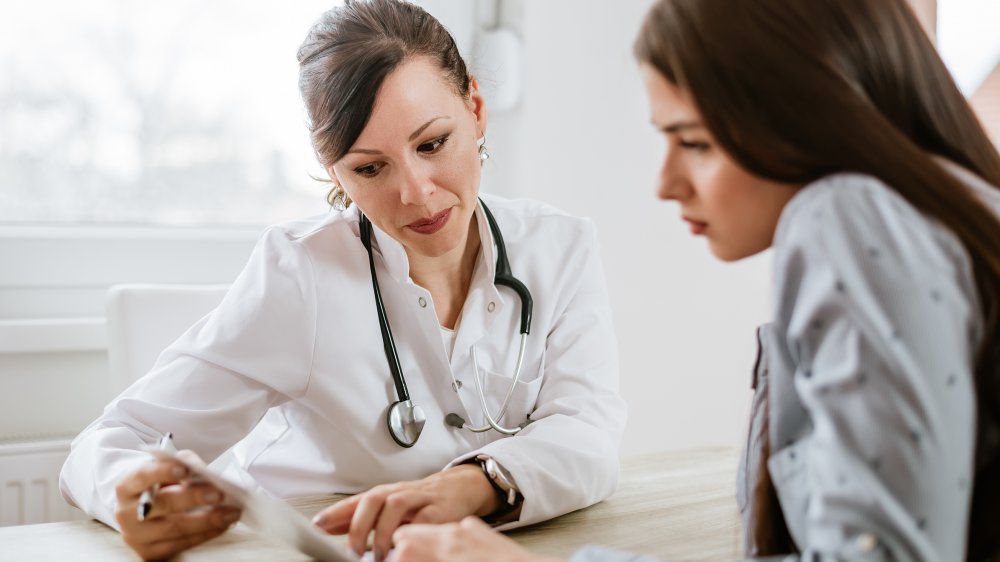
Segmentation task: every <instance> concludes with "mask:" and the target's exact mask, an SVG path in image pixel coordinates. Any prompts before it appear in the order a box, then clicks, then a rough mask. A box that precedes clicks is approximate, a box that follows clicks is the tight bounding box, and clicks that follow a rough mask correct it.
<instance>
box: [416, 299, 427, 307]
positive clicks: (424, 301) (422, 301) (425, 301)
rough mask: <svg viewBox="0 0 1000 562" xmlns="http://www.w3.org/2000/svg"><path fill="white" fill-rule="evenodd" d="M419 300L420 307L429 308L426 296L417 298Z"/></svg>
mask: <svg viewBox="0 0 1000 562" xmlns="http://www.w3.org/2000/svg"><path fill="white" fill-rule="evenodd" d="M417 302H418V303H419V304H420V308H427V299H425V298H424V297H420V298H419V299H417Z"/></svg>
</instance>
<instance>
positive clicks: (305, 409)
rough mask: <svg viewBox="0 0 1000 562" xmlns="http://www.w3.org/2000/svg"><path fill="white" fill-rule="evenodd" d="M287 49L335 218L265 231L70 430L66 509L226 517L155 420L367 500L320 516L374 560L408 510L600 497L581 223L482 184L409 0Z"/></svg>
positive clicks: (327, 27)
mask: <svg viewBox="0 0 1000 562" xmlns="http://www.w3.org/2000/svg"><path fill="white" fill-rule="evenodd" d="M298 59H299V62H300V88H301V93H302V96H303V99H304V101H305V104H306V108H307V111H308V115H309V122H310V130H311V133H312V140H313V143H314V147H315V149H316V153H317V155H318V158H319V159H320V161H321V163H322V164H323V165H324V167H325V168H326V170H327V171H328V172H329V174H330V178H331V180H332V183H333V186H334V187H333V189H332V191H331V196H330V199H331V202H332V203H333V205H334V208H335V209H336V211H335V212H332V213H330V214H327V215H324V216H319V217H313V218H308V219H303V220H299V221H294V222H290V223H287V224H282V225H279V226H275V227H272V228H270V229H268V230H267V231H266V232H265V233H264V234H263V235H262V237H261V239H260V241H259V242H258V244H257V246H256V248H255V249H254V251H253V254H252V255H251V257H250V261H249V263H248V265H247V266H246V268H245V269H244V270H243V272H242V273H241V274H240V276H239V277H238V279H237V280H236V281H235V283H234V284H233V286H232V288H231V289H230V291H229V293H228V294H227V295H226V296H225V298H224V299H223V301H222V303H221V304H220V305H219V307H218V308H217V309H216V310H215V311H213V312H212V313H211V314H209V315H208V316H206V317H205V318H203V319H202V320H201V321H199V322H198V323H197V324H195V325H194V326H193V327H192V328H191V329H190V330H188V331H187V333H185V334H184V335H183V336H181V337H180V339H178V340H177V341H176V342H174V343H173V344H172V345H171V346H170V347H169V348H168V349H167V350H166V351H164V352H163V354H162V355H161V356H160V358H159V359H158V361H157V362H156V365H155V366H154V367H153V369H152V371H151V372H150V373H148V374H147V375H146V376H145V377H143V378H142V379H140V380H139V381H137V382H136V383H135V384H133V385H132V386H131V387H130V388H129V389H127V390H126V391H125V392H123V393H122V394H121V395H120V396H119V397H117V398H116V399H115V400H114V401H113V402H112V403H111V404H110V405H109V406H108V407H107V408H106V409H105V411H104V413H103V415H102V416H101V417H99V418H98V419H97V420H96V421H95V422H93V423H92V424H91V425H90V426H89V427H88V428H87V429H86V430H84V431H83V433H81V434H80V435H79V436H78V437H77V438H76V440H75V441H74V442H73V446H72V451H71V453H70V456H69V458H68V460H67V461H66V464H65V466H64V468H63V471H62V475H61V486H62V490H63V494H64V495H65V497H66V498H67V500H69V501H70V502H71V503H73V504H74V505H76V506H78V507H80V508H81V509H83V510H84V511H86V512H87V513H89V514H91V515H92V516H94V517H96V518H98V519H100V520H102V521H104V522H105V523H107V524H109V525H112V526H113V527H115V528H117V529H119V530H120V531H121V533H122V536H123V539H124V540H125V542H126V543H127V544H128V545H129V546H130V547H132V548H133V549H134V550H135V551H136V552H137V553H138V554H139V555H140V556H142V557H144V558H163V557H167V556H169V555H172V554H174V553H176V552H179V551H182V550H184V549H186V548H189V547H191V546H194V545H196V544H199V543H201V542H204V541H205V540H208V539H210V538H212V537H214V536H216V535H218V534H220V533H222V532H224V531H225V530H226V529H227V528H228V527H229V526H230V525H231V524H232V523H233V522H235V521H236V520H237V519H238V518H239V515H240V513H239V511H237V510H235V509H234V508H231V507H227V506H225V505H223V502H224V501H225V498H223V497H222V494H221V493H220V491H219V490H217V489H214V488H211V487H209V486H207V485H196V484H193V483H191V482H188V481H186V480H185V470H184V468H183V467H182V466H181V465H179V464H176V463H172V462H167V461H156V462H153V461H151V460H150V455H149V454H148V453H147V452H144V451H143V448H144V447H145V446H149V445H152V444H155V443H157V441H158V440H160V439H161V438H162V436H164V435H165V434H166V433H167V432H172V434H173V438H174V441H175V443H176V446H177V447H178V448H180V449H189V450H191V451H193V452H194V453H197V454H198V455H199V456H200V457H202V458H203V459H205V460H206V461H211V460H212V459H215V458H217V457H219V456H220V455H221V454H222V453H223V452H225V451H226V450H227V449H230V448H231V447H232V451H233V456H234V459H235V460H234V462H233V463H231V464H230V467H229V468H228V472H229V475H230V476H231V477H234V478H237V479H239V480H240V481H241V482H242V483H243V484H244V485H246V486H253V487H259V488H261V489H263V490H266V491H267V492H269V493H271V494H274V495H276V496H279V497H289V496H301V495H309V494H323V493H331V492H342V493H358V492H364V493H360V494H358V495H356V496H354V497H352V498H351V499H349V500H346V501H344V502H341V503H339V504H337V505H335V506H333V507H331V508H328V509H326V510H325V511H323V512H321V513H320V515H319V516H318V517H317V520H316V523H317V525H319V526H320V527H321V528H323V529H325V530H327V531H328V532H331V533H348V535H349V544H350V545H351V547H352V548H353V549H354V550H355V551H357V552H359V553H361V552H362V551H364V550H365V548H366V546H367V545H368V541H369V537H370V535H372V534H374V538H373V541H372V544H373V546H372V548H373V550H374V555H375V558H376V559H382V558H383V556H384V553H385V552H387V551H388V549H389V547H390V545H391V536H392V532H393V531H394V530H395V529H396V528H397V527H398V526H400V525H402V524H406V523H409V522H447V521H457V520H460V519H462V518H463V517H465V516H468V515H477V516H481V517H483V518H484V519H485V520H486V521H487V522H490V523H492V524H494V525H498V526H501V525H502V526H503V527H504V528H507V527H513V526H519V525H526V524H529V523H533V522H537V521H541V520H544V519H548V518H551V517H554V516H557V515H560V514H563V513H566V512H569V511H573V510H576V509H579V508H582V507H585V506H587V505H590V504H593V503H595V502H597V501H599V500H601V499H603V498H605V497H607V496H608V495H609V494H610V493H611V492H612V491H613V489H614V488H615V485H616V481H617V477H618V460H617V459H618V444H619V440H620V436H621V432H622V428H623V425H624V421H625V408H624V403H623V401H622V400H621V398H620V396H619V394H618V364H617V352H616V347H615V335H614V332H613V329H612V325H611V318H610V310H609V305H608V297H607V293H606V289H605V285H604V280H603V276H602V268H601V263H600V260H599V255H598V249H597V244H596V240H595V233H594V228H593V226H592V224H591V223H590V222H589V221H587V220H583V219H579V218H574V217H571V216H568V215H565V214H563V213H561V212H558V211H556V210H554V209H552V208H551V207H548V206H546V205H543V204H540V203H535V202H531V201H523V200H519V201H512V200H506V199H501V198H498V197H491V196H486V195H483V196H481V198H480V194H479V180H480V168H481V164H482V162H483V161H484V160H485V159H486V158H487V157H488V153H487V152H486V149H485V146H484V144H483V140H482V139H483V138H484V136H485V133H486V124H487V113H486V107H485V105H484V102H483V97H482V95H481V94H480V92H479V90H478V86H477V83H476V80H475V79H474V78H472V77H470V76H469V74H468V72H467V70H466V67H465V64H464V62H463V61H462V58H461V57H460V56H459V53H458V51H457V49H456V46H455V43H454V41H453V40H452V37H451V36H450V35H449V34H448V32H447V31H446V30H445V29H444V28H443V27H442V26H441V24H440V23H439V22H438V21H436V20H435V19H434V18H433V17H431V16H430V15H428V14H427V13H426V12H424V11H423V10H422V9H421V8H419V7H417V6H414V5H411V4H409V3H406V2H404V1H402V0H354V1H352V0H348V1H347V2H345V5H344V6H343V7H338V8H334V9H332V10H330V11H328V12H326V13H325V14H324V15H323V16H322V17H321V18H320V20H319V21H318V23H317V24H316V25H315V26H314V27H313V29H312V30H311V31H310V33H309V35H308V37H307V38H306V40H305V42H304V43H303V45H302V47H301V49H300V50H299V53H298ZM514 278H516V280H512V279H514ZM234 445H235V446H234ZM154 486H158V492H157V493H156V495H155V498H154V500H153V502H152V509H151V510H150V511H149V512H148V513H146V514H143V513H141V512H142V506H141V504H140V496H141V495H142V493H143V491H144V490H148V489H150V488H153V487H154ZM366 490H367V491H366ZM143 515H144V516H143Z"/></svg>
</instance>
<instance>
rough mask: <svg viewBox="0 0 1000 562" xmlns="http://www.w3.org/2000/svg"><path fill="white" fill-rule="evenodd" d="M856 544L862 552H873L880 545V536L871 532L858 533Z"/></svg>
mask: <svg viewBox="0 0 1000 562" xmlns="http://www.w3.org/2000/svg"><path fill="white" fill-rule="evenodd" d="M855 544H857V546H858V549H859V550H861V552H871V551H873V550H875V548H876V547H878V538H877V537H876V536H875V535H873V534H871V533H862V534H860V535H858V538H857V539H856V541H855Z"/></svg>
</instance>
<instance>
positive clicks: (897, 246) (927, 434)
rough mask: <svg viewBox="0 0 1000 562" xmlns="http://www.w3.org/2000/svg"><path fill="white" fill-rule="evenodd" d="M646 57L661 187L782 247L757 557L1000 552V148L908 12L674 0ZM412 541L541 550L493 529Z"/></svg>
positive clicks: (686, 212) (745, 491)
mask: <svg viewBox="0 0 1000 562" xmlns="http://www.w3.org/2000/svg"><path fill="white" fill-rule="evenodd" d="M635 50H636V54H637V57H638V59H639V62H640V66H641V70H642V74H643V76H644V78H645V83H646V88H647V90H648V94H649V102H650V110H651V115H652V122H653V125H654V126H655V127H656V128H657V129H658V130H659V131H661V132H662V134H663V135H664V136H665V137H666V144H667V148H666V155H665V158H664V163H663V167H662V170H661V172H660V178H659V187H658V195H659V196H660V197H661V198H663V199H668V200H673V201H676V202H677V203H678V204H679V206H680V214H681V218H682V219H683V220H684V221H686V222H687V223H688V224H689V225H690V227H691V231H692V233H693V234H695V235H700V236H704V237H705V238H706V239H707V241H708V245H709V248H710V249H711V251H712V253H714V254H715V255H716V256H717V257H718V258H719V259H722V260H725V261H731V260H738V259H741V258H745V257H748V256H751V255H754V254H757V253H759V252H762V251H764V250H766V249H768V248H772V247H773V248H774V265H775V277H774V282H775V286H774V296H775V298H774V302H775V303H776V310H775V311H774V321H773V322H772V323H771V324H769V325H767V326H765V327H764V328H763V329H762V330H761V332H760V340H761V343H762V349H761V361H759V364H758V368H757V373H756V390H757V398H756V399H755V404H754V406H755V408H754V412H755V413H754V416H753V418H752V423H751V437H752V440H751V441H750V442H751V443H752V444H753V445H752V446H751V448H750V450H748V456H747V459H746V460H747V461H748V462H746V467H747V470H745V471H741V483H740V484H741V486H739V488H740V489H741V492H740V496H741V497H740V501H739V504H740V506H741V510H742V511H743V514H744V532H745V550H746V555H747V556H748V557H755V556H764V555H771V554H794V555H801V556H802V557H803V559H804V560H858V559H864V560H898V561H937V562H955V561H958V560H970V561H976V562H978V561H985V560H997V559H998V557H1000V549H998V545H1000V493H998V492H1000V462H998V461H1000V459H998V439H1000V437H998V436H1000V433H998V431H997V430H998V415H1000V404H998V391H1000V386H998V385H1000V220H998V215H1000V190H998V188H997V186H998V185H1000V156H998V154H997V151H996V149H995V147H994V146H992V145H991V144H990V142H989V140H988V139H987V137H986V136H985V134H984V133H983V130H982V128H981V127H980V125H979V123H978V122H977V121H976V118H975V117H974V115H973V113H972V112H971V111H970V109H969V106H968V105H967V103H966V102H965V100H964V99H963V97H962V95H961V94H960V93H959V91H958V90H957V89H956V87H955V85H954V83H953V82H952V79H951V78H950V76H949V74H948V72H947V70H946V69H945V67H944V65H943V64H942V62H941V60H940V59H939V58H938V56H937V55H936V53H935V50H934V48H933V46H932V45H931V43H930V41H929V40H928V38H927V37H926V36H925V34H924V33H923V31H922V30H921V28H920V27H919V25H918V23H917V21H916V19H915V17H914V15H913V14H912V13H911V11H910V9H909V8H908V7H907V6H906V5H905V4H904V2H903V0H808V1H803V0H753V1H746V0H660V1H659V2H657V3H656V4H655V6H654V7H653V9H652V11H651V12H650V13H649V15H648V17H647V19H646V21H645V23H644V25H643V27H642V30H641V32H640V34H639V38H638V40H637V42H636V49H635ZM744 472H745V473H744ZM395 539H396V544H397V550H396V552H397V554H398V557H397V559H396V560H397V561H398V562H410V561H412V560H451V561H461V560H468V561H472V560H484V559H486V557H484V556H483V555H482V554H483V553H484V552H486V551H489V552H490V553H491V556H490V557H489V559H491V560H494V561H496V560H512V561H513V560H530V559H533V558H532V557H531V555H530V554H529V553H526V552H524V551H523V550H520V549H519V548H518V547H516V545H514V544H513V543H511V542H509V541H505V540H503V539H501V538H500V537H499V536H498V535H496V534H495V533H491V532H489V531H488V530H486V529H485V527H483V526H482V525H481V524H476V523H475V522H472V521H469V522H463V523H461V524H459V525H454V526H449V527H448V528H445V529H442V530H435V529H430V528H425V527H415V528H409V529H401V530H400V531H398V532H397V533H396V536H395ZM534 559H539V558H534ZM636 559H637V558H636V557H634V556H633V555H628V554H624V553H616V552H612V551H607V550H601V549H596V548H585V549H583V550H581V551H579V552H577V553H576V554H574V555H573V557H572V558H571V560H574V561H586V560H607V561H612V560H622V561H624V560H636Z"/></svg>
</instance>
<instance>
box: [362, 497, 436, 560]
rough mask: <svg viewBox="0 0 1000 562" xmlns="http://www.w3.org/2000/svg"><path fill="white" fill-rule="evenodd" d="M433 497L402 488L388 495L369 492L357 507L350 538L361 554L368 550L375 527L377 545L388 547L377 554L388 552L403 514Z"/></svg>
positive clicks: (417, 507)
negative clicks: (366, 548)
mask: <svg viewBox="0 0 1000 562" xmlns="http://www.w3.org/2000/svg"><path fill="white" fill-rule="evenodd" d="M431 501H432V496H430V495H428V494H423V493H420V492H416V491H405V492H404V491H400V492H395V493H392V494H388V495H385V496H383V495H382V494H365V497H364V498H361V502H360V503H359V504H358V507H357V509H355V510H354V517H352V518H351V528H350V530H349V531H348V533H347V536H348V539H347V542H348V543H349V544H350V545H351V548H353V549H354V551H355V552H357V553H358V554H359V555H361V554H363V553H364V551H365V546H366V544H367V542H368V536H369V535H370V534H371V532H372V531H375V540H376V541H378V542H377V543H376V544H377V546H379V547H385V550H381V551H376V554H378V553H380V552H381V553H383V554H384V553H385V552H388V546H389V545H390V544H391V542H392V532H393V531H395V530H396V528H397V527H399V525H400V523H401V522H402V521H403V518H404V517H406V516H407V515H408V514H409V513H410V512H413V511H416V510H418V509H419V508H421V507H423V506H425V505H427V504H428V503H430V502H431Z"/></svg>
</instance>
